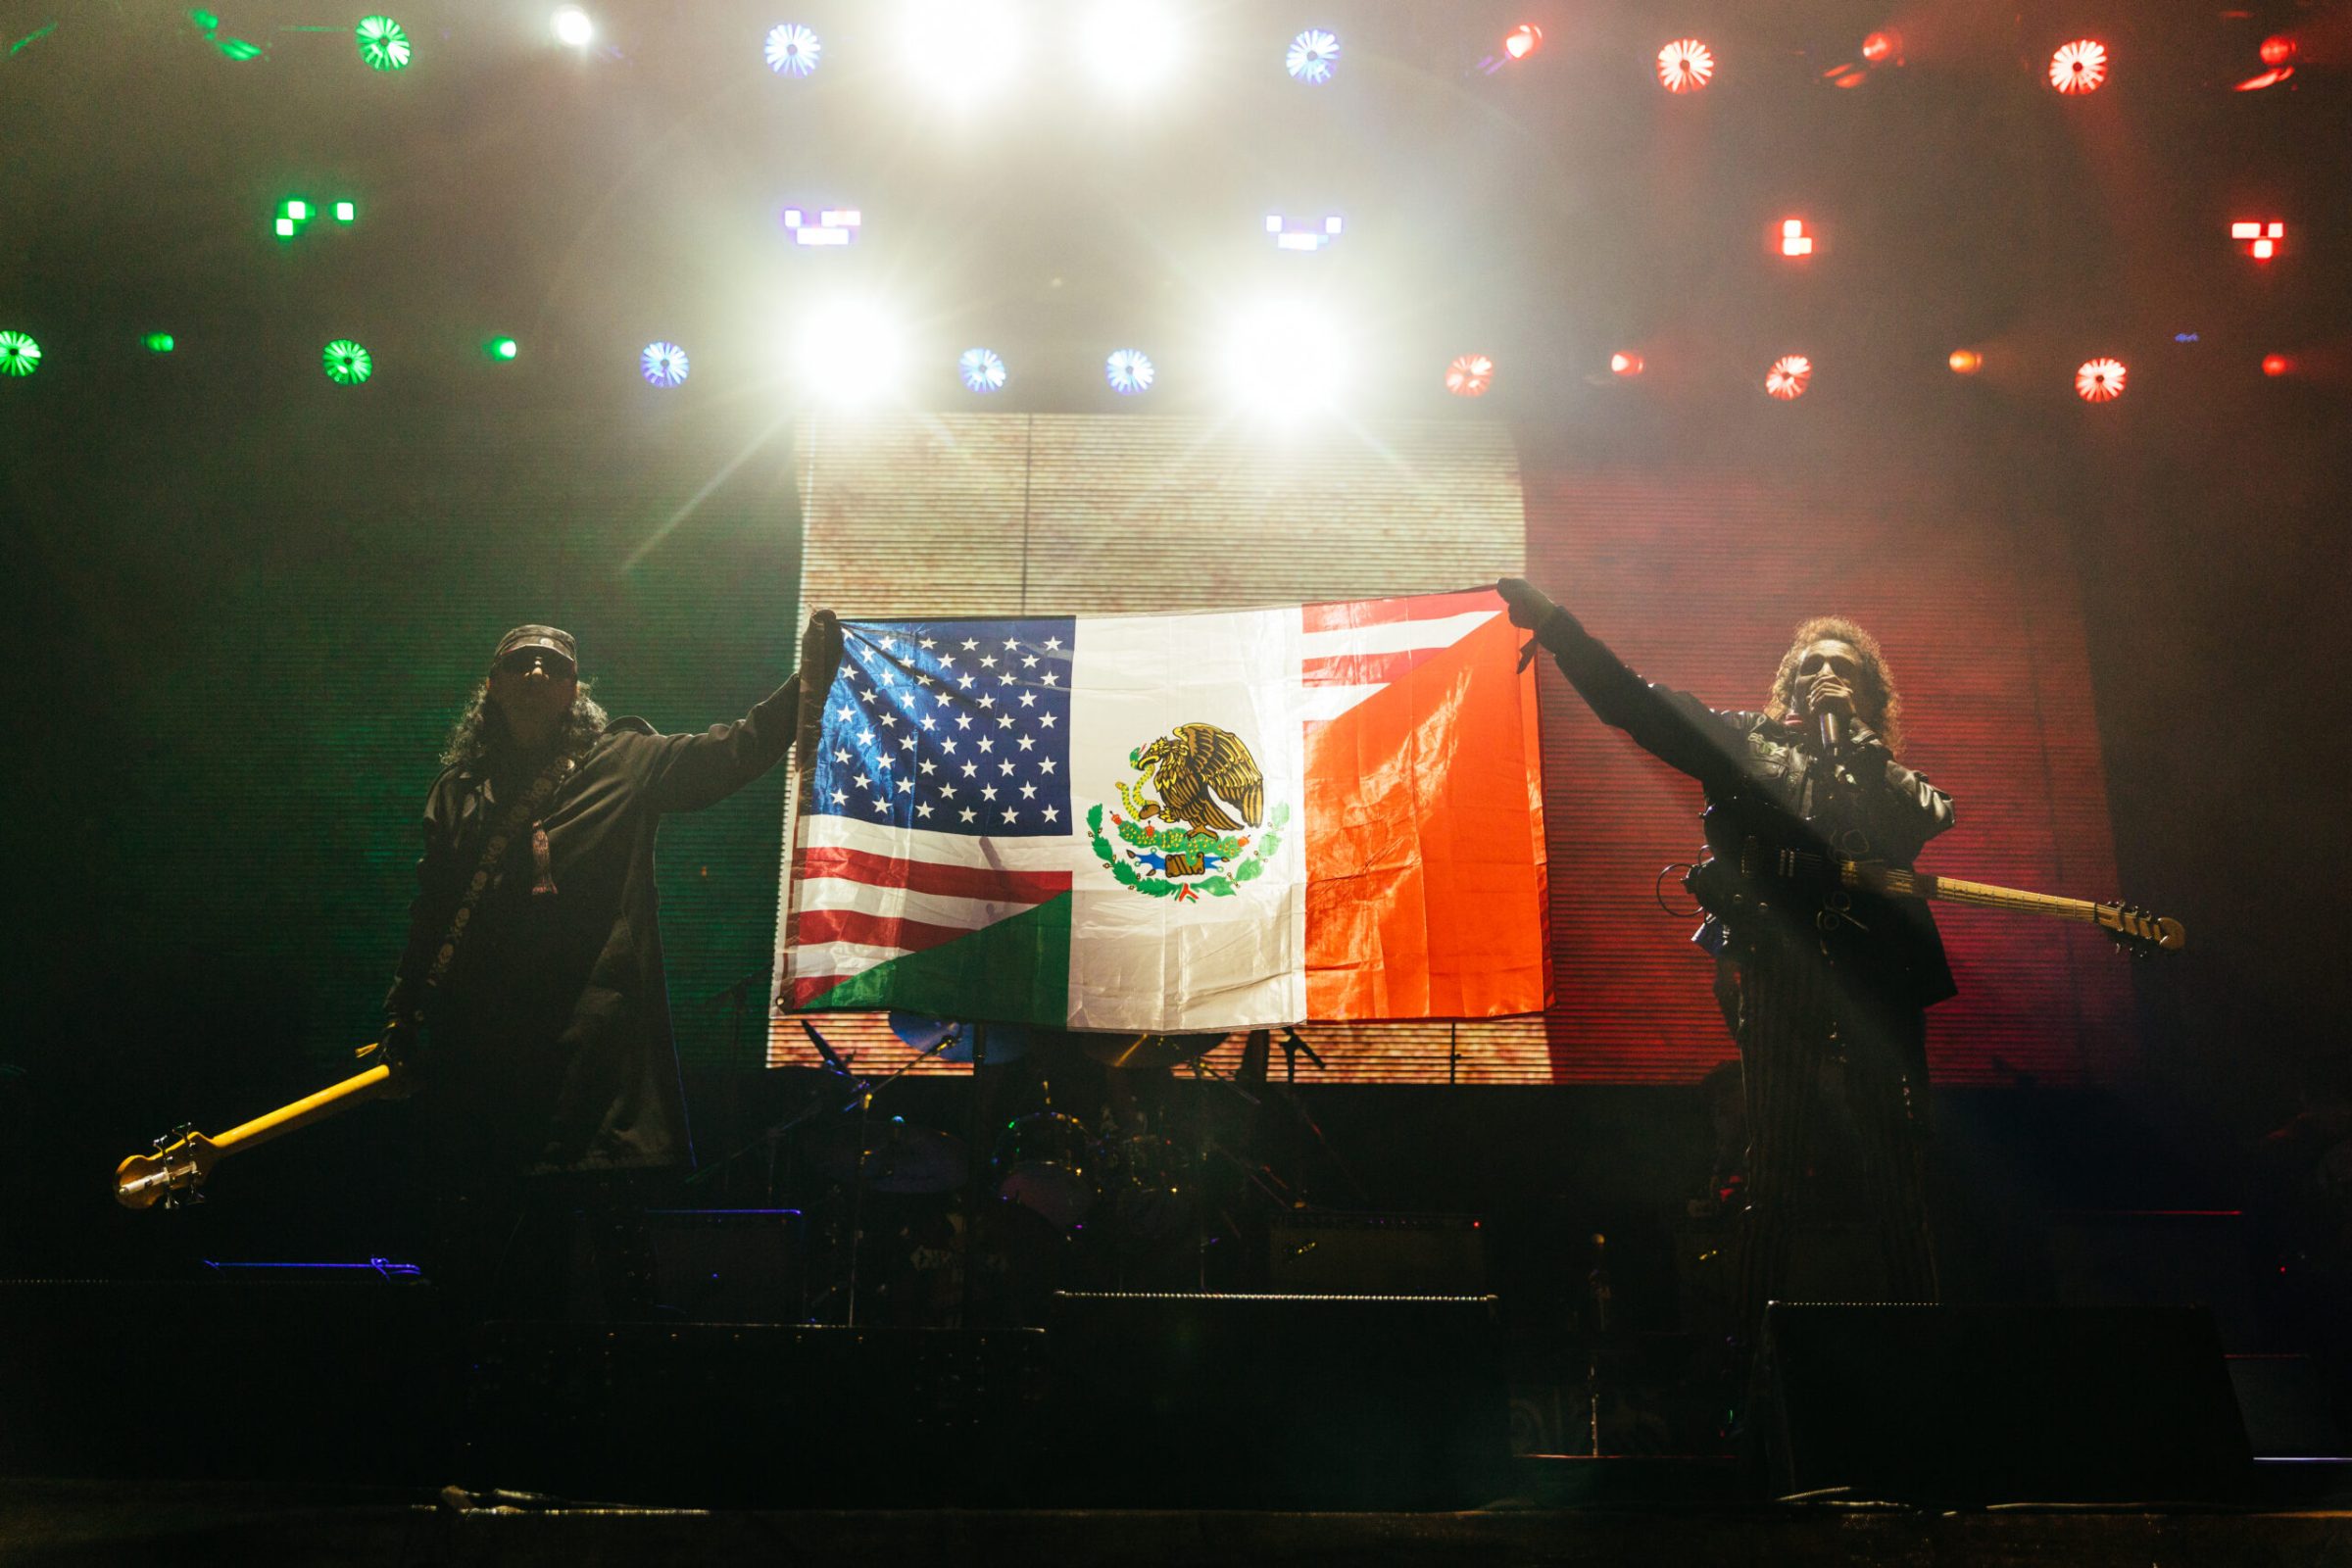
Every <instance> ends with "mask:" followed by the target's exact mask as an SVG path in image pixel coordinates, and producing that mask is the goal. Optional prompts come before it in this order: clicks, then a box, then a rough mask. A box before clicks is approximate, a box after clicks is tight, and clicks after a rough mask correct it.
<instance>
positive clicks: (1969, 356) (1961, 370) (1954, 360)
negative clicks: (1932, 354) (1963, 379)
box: [1944, 349, 1985, 375]
mask: <svg viewBox="0 0 2352 1568" xmlns="http://www.w3.org/2000/svg"><path fill="white" fill-rule="evenodd" d="M1944 363H1945V364H1947V365H1949V366H1950V367H1951V368H1952V373H1953V374H1954V375H1974V374H1976V373H1977V372H1978V371H1979V370H1982V369H1983V368H1985V356H1984V355H1982V354H1979V353H1978V352H1977V351H1976V350H1975V349H1954V350H1952V353H1951V358H1950V359H1948V360H1946V361H1945V362H1944Z"/></svg>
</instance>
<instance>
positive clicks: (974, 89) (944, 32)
mask: <svg viewBox="0 0 2352 1568" xmlns="http://www.w3.org/2000/svg"><path fill="white" fill-rule="evenodd" d="M896 42H897V44H898V47H899V49H900V51H901V53H902V54H903V55H904V56H905V58H906V61H907V71H908V73H910V74H912V76H913V77H914V79H915V81H916V82H917V83H918V84H920V86H921V87H922V88H923V90H924V91H926V92H928V93H930V94H931V95H932V96H933V97H934V98H937V99H940V100H942V101H944V102H946V103H948V104H951V105H953V106H954V107H956V108H957V109H969V108H971V107H973V106H975V105H977V104H979V103H981V102H983V101H985V100H987V99H989V98H991V97H994V96H995V95H996V94H997V93H999V92H1000V91H1002V90H1003V89H1004V88H1005V86H1006V85H1007V84H1008V83H1010V81H1011V80H1012V77H1013V74H1014V73H1015V71H1016V69H1017V68H1018V66H1019V65H1020V58H1021V25H1020V17H1019V14H1018V13H1017V12H1015V11H1014V9H1013V8H1012V7H1011V6H1010V5H1008V4H1005V3H1004V0H909V3H908V4H907V9H906V11H905V13H904V15H903V17H902V19H901V22H900V25H899V32H898V38H897V40H896Z"/></svg>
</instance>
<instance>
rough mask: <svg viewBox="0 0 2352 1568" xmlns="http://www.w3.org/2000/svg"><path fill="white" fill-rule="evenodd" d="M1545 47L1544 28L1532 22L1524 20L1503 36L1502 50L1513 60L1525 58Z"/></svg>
mask: <svg viewBox="0 0 2352 1568" xmlns="http://www.w3.org/2000/svg"><path fill="white" fill-rule="evenodd" d="M1543 47H1544V29H1543V28H1542V27H1539V26H1537V25H1535V24H1534V23H1532V22H1522V23H1521V24H1519V25H1517V26H1516V27H1513V28H1512V29H1511V30H1510V31H1509V32H1506V33H1504V34H1503V36H1502V52H1503V53H1504V54H1506V55H1509V56H1510V57H1511V58H1512V59H1513V60H1525V59H1526V58H1527V57H1528V56H1529V55H1532V54H1534V53H1535V52H1536V51H1537V50H1539V49H1541V48H1543Z"/></svg>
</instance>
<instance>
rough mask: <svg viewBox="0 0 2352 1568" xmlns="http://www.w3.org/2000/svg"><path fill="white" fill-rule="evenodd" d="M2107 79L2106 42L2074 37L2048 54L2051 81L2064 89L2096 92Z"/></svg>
mask: <svg viewBox="0 0 2352 1568" xmlns="http://www.w3.org/2000/svg"><path fill="white" fill-rule="evenodd" d="M2106 79H2107V46H2106V45H2105V44H2103V43H2101V42H2099V41H2098V40H2097V39H2096V38H2077V39H2076V40H2075V41H2074V42H2073V43H2070V44H2064V45H2061V46H2060V47H2059V50H2058V52H2057V53H2056V54H2054V55H2052V56H2050V85H2051V86H2053V87H2055V88H2057V89H2058V90H2059V91H2060V92H2063V93H2078V92H2097V91H2098V90H2099V84H2100V83H2101V82H2103V81H2105V80H2106Z"/></svg>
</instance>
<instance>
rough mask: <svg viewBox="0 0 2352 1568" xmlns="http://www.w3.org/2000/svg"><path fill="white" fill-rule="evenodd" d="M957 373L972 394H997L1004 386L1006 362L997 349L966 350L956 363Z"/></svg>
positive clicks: (965, 387)
mask: <svg viewBox="0 0 2352 1568" xmlns="http://www.w3.org/2000/svg"><path fill="white" fill-rule="evenodd" d="M956 374H958V375H960V376H962V377H963V385H964V389H965V390H966V391H970V392H995V391H998V390H1000V389H1002V388H1003V387H1004V385H1005V362H1004V360H1003V359H1002V358H1000V357H999V356H998V354H997V351H996V350H995V349H965V350H964V351H963V355H962V357H961V358H959V359H958V360H956Z"/></svg>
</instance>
